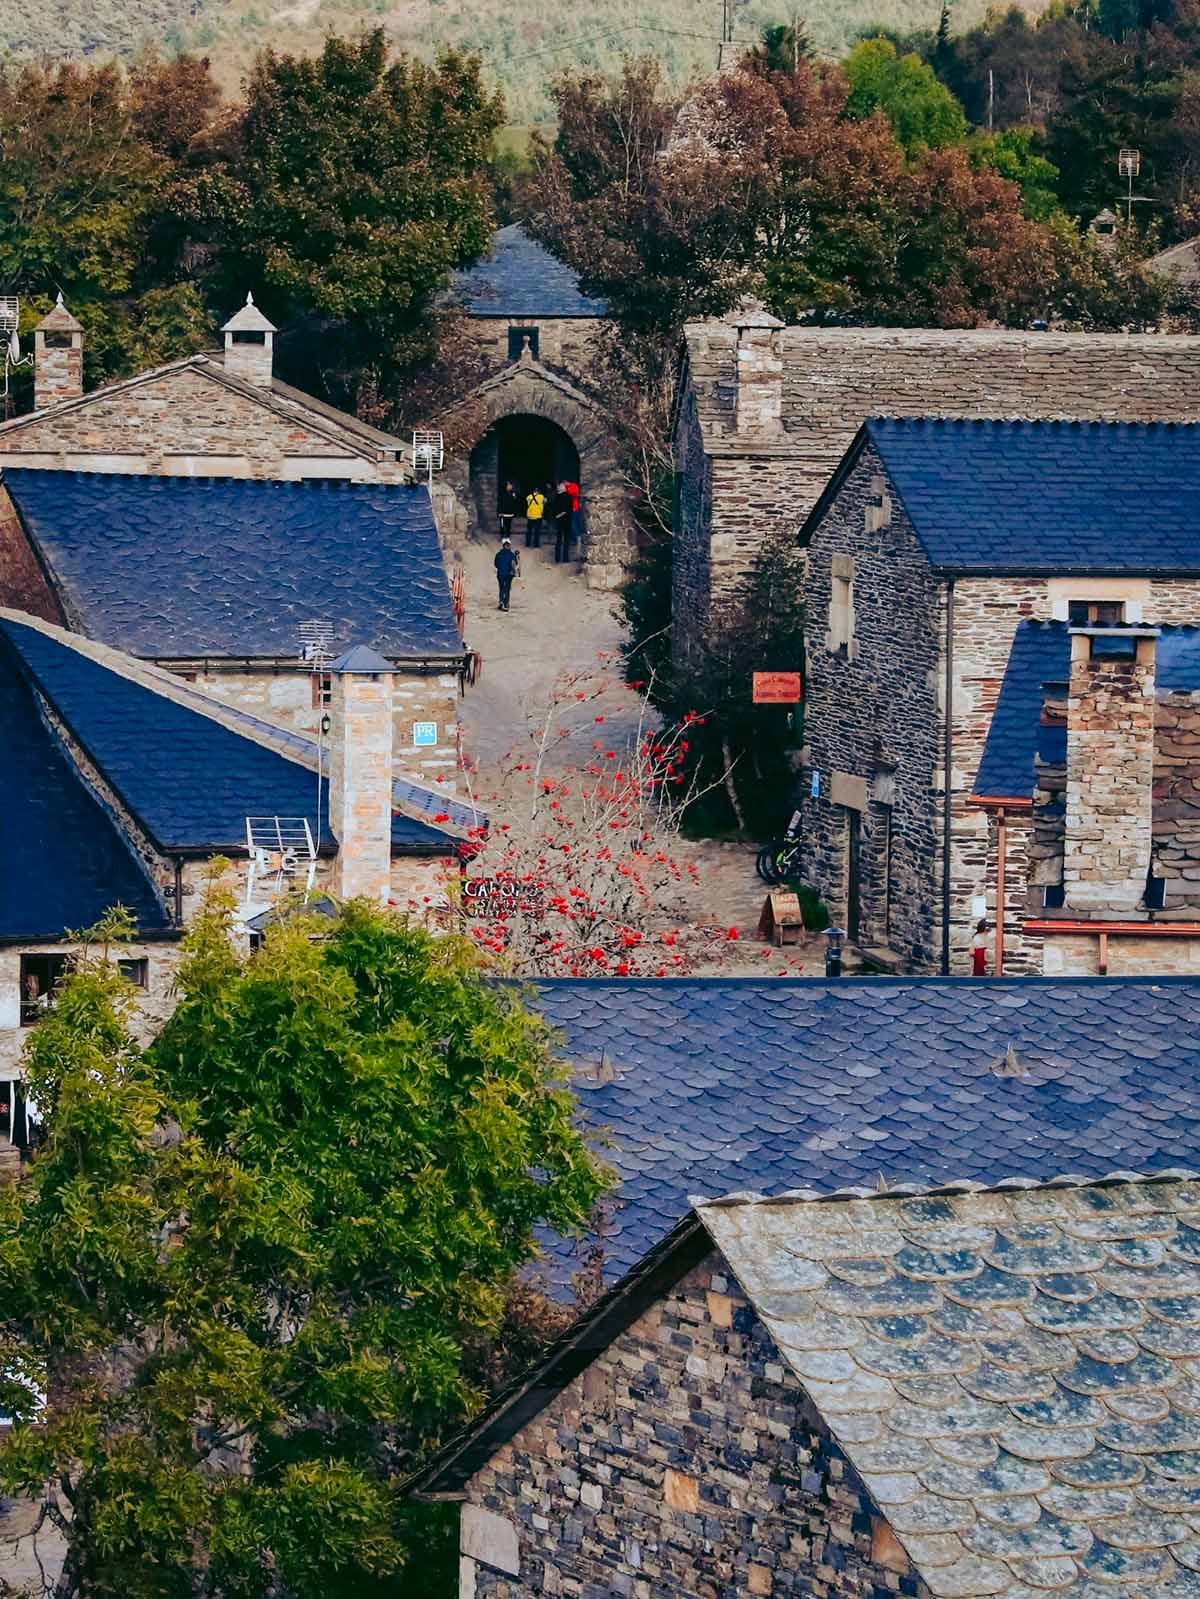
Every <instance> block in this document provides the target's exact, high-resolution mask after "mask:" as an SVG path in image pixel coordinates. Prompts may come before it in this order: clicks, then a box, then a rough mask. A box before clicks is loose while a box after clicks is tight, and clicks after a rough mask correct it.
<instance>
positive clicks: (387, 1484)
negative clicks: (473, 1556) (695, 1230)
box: [0, 894, 602, 1599]
mask: <svg viewBox="0 0 1200 1599" xmlns="http://www.w3.org/2000/svg"><path fill="white" fill-rule="evenodd" d="M229 914H230V913H229V909H228V906H227V905H226V904H225V902H224V901H223V900H222V898H221V896H220V895H219V894H216V895H214V896H213V897H212V899H211V900H210V903H209V905H208V907H207V908H206V909H205V911H204V912H203V913H202V914H201V915H200V917H199V919H198V921H197V923H196V925H195V927H194V929H193V930H192V932H191V933H190V934H189V936H188V939H187V947H186V954H185V958H184V960H183V963H182V966H181V968H180V978H179V983H180V1003H179V1007H178V1009H177V1010H176V1012H175V1014H174V1016H173V1018H172V1020H171V1021H170V1022H169V1023H168V1024H167V1026H166V1028H165V1029H164V1030H163V1032H162V1033H161V1035H160V1036H159V1038H158V1039H157V1041H156V1042H155V1043H154V1044H153V1046H152V1047H151V1048H150V1049H149V1050H144V1049H141V1048H139V1047H138V1046H137V1045H136V1044H135V1042H134V1040H133V1037H132V1035H131V1032H130V1010H131V1000H132V995H131V991H130V990H129V989H128V987H127V985H126V984H125V982H124V980H123V979H122V978H121V976H120V974H119V972H118V971H117V970H116V968H115V966H114V965H113V964H112V962H111V961H110V960H108V959H106V958H105V952H104V951H103V950H100V951H99V952H93V953H92V954H90V955H89V956H87V957H85V958H84V959H83V960H82V961H81V962H80V963H79V965H78V968H77V970H76V971H75V973H74V975H73V976H72V977H71V978H70V979H69V980H68V981H67V983H66V984H65V985H64V987H63V989H62V991H61V993H60V994H59V996H58V998H57V1002H56V1004H55V1006H54V1008H53V1009H52V1011H51V1012H50V1013H49V1014H48V1016H47V1017H46V1018H45V1019H44V1020H43V1021H42V1022H41V1023H40V1024H39V1026H38V1028H37V1030H36V1032H35V1033H34V1034H33V1035H32V1038H31V1043H30V1047H29V1053H28V1057H27V1065H28V1070H29V1081H30V1086H31V1092H32V1093H33V1095H34V1096H35V1097H36V1099H37V1102H38V1103H39V1105H40V1106H41V1107H42V1109H43V1112H44V1114H45V1116H46V1122H47V1127H48V1134H47V1139H46V1143H45V1146H44V1147H43V1148H42V1149H41V1150H40V1151H39V1152H38V1154H37V1156H36V1158H35V1159H34V1161H33V1162H32V1165H31V1167H30V1169H29V1172H28V1175H27V1177H26V1178H25V1180H24V1181H22V1182H21V1183H19V1184H16V1185H14V1186H12V1187H10V1188H8V1189H6V1190H5V1191H4V1192H3V1193H2V1194H0V1351H2V1359H0V1370H4V1371H5V1372H6V1381H5V1382H4V1383H3V1384H2V1385H0V1387H2V1389H3V1391H0V1403H3V1405H4V1407H5V1408H6V1410H7V1411H8V1412H9V1413H10V1414H11V1415H13V1417H14V1418H15V1424H14V1426H13V1428H12V1430H11V1432H10V1433H9V1434H8V1436H7V1437H6V1438H5V1439H4V1440H3V1442H2V1443H0V1492H5V1493H9V1494H13V1493H22V1494H26V1495H32V1496H33V1497H34V1498H35V1499H36V1500H37V1501H38V1502H39V1503H40V1504H41V1505H42V1507H43V1509H44V1511H45V1514H46V1515H47V1516H48V1517H49V1519H50V1520H51V1521H52V1522H53V1523H54V1524H55V1525H57V1527H58V1528H59V1530H60V1531H61V1533H62V1534H63V1536H65V1538H66V1540H67V1543H68V1547H69V1557H68V1572H67V1581H68V1584H69V1586H68V1588H67V1590H66V1591H70V1592H79V1593H85V1592H86V1593H87V1594H89V1595H93V1596H106V1595H112V1596H113V1599H116V1596H124V1599H174V1596H180V1599H182V1596H185V1595H186V1596H189V1599H192V1596H196V1595H221V1596H235V1595H236V1596H239V1599H241V1596H245V1599H250V1596H254V1595H261V1596H264V1599H265V1596H267V1595H278V1594H280V1593H287V1594H289V1595H292V1596H297V1599H299V1596H312V1599H317V1596H321V1599H330V1596H332V1595H337V1594H346V1595H350V1594H352V1593H356V1592H359V1591H361V1588H362V1585H363V1584H364V1583H369V1584H370V1585H371V1591H372V1592H374V1593H378V1594H387V1593H396V1594H400V1593H405V1594H413V1593H416V1592H419V1591H421V1590H420V1584H421V1581H422V1580H423V1577H422V1572H421V1571H420V1570H419V1569H417V1568H414V1567H413V1566H412V1565H411V1563H410V1561H409V1557H410V1555H412V1552H413V1546H414V1541H418V1542H419V1540H420V1539H422V1538H424V1537H425V1536H426V1535H427V1534H426V1530H425V1528H424V1527H423V1526H422V1525H421V1524H419V1523H418V1524H415V1525H410V1524H409V1523H408V1521H407V1519H406V1515H407V1513H406V1512H405V1511H404V1509H403V1507H402V1506H401V1505H400V1504H399V1503H398V1500H397V1494H396V1484H397V1480H398V1478H400V1477H402V1476H403V1474H404V1472H405V1471H406V1470H407V1469H408V1468H409V1467H410V1466H411V1465H412V1464H413V1463H414V1462H415V1460H416V1459H417V1458H419V1456H420V1454H421V1452H422V1450H424V1449H425V1448H426V1447H427V1446H428V1445H429V1444H430V1443H431V1442H432V1441H433V1440H434V1439H436V1438H437V1437H438V1435H439V1433H440V1432H442V1430H443V1429H444V1428H445V1427H446V1426H447V1425H448V1424H450V1423H452V1422H453V1421H454V1420H455V1419H456V1418H460V1417H462V1416H464V1415H465V1414H466V1413H467V1412H468V1411H469V1410H470V1409H471V1408H472V1406H473V1405H474V1404H476V1403H477V1402H478V1397H479V1396H478V1393H477V1391H476V1390H475V1388H474V1386H473V1384H472V1382H471V1380H470V1378H469V1377H468V1375H467V1360H468V1355H469V1350H470V1346H471V1345H472V1342H473V1341H477V1340H478V1339H479V1338H480V1337H481V1336H483V1335H485V1334H487V1333H488V1332H489V1331H491V1330H493V1329H494V1328H495V1326H496V1325H497V1323H498V1321H499V1318H500V1316H501V1314H502V1311H503V1307H504V1302H505V1297H506V1293H507V1290H508V1288H509V1286H510V1284H511V1281H512V1278H513V1274H514V1272H515V1271H516V1270H517V1269H518V1268H519V1267H521V1266H522V1264H523V1263H525V1262H527V1261H529V1260H530V1259H531V1257H532V1256H533V1254H534V1242H533V1235H534V1229H535V1228H536V1227H538V1226H540V1225H548V1226H549V1227H551V1228H554V1229H558V1230H566V1231H570V1230H572V1229H575V1228H578V1227H580V1226H581V1225H582V1224H583V1223H584V1221H585V1220H586V1218H587V1217H588V1215H589V1213H590V1212H591V1209H592V1207H593V1204H594V1202H595V1200H596V1198H597V1196H598V1194H599V1193H600V1191H601V1187H602V1180H601V1175H600V1172H599V1169H598V1168H597V1166H596V1164H595V1162H594V1160H593V1159H592V1157H591V1156H590V1155H589V1154H588V1152H587V1150H586V1149H585V1147H584V1146H583V1144H582V1142H581V1140H580V1138H579V1136H578V1134H577V1133H576V1132H575V1131H574V1129H573V1126H572V1122H571V1100H570V1098H569V1096H568V1094H567V1093H566V1092H565V1091H563V1090H562V1088H561V1087H559V1086H558V1084H557V1075H558V1074H557V1070H556V1068H555V1066H554V1064H553V1062H552V1060H551V1056H550V1052H549V1047H548V1036H547V1032H546V1029H545V1027H544V1026H543V1025H542V1024H541V1023H540V1022H539V1021H538V1020H536V1019H535V1018H534V1017H533V1016H532V1015H530V1013H528V1012H527V1011H526V1010H524V1009H523V1007H522V1005H521V1004H520V1002H519V1001H518V999H517V998H516V997H515V995H513V994H511V993H507V992H502V991H499V990H497V989H495V988H493V987H489V986H487V985H486V984H485V983H484V982H483V981H482V980H481V974H480V970H479V967H478V965H477V961H476V957H475V956H474V954H473V953H472V952H471V950H470V949H469V948H467V947H466V945H465V944H464V943H462V942H461V941H459V940H456V939H442V940H433V939H431V938H430V937H429V936H428V935H426V934H424V933H421V932H417V931H415V930H413V929H410V928H408V927H406V926H405V925H403V924H402V923H401V922H399V921H398V920H396V919H395V918H394V917H389V916H388V915H387V914H385V913H382V912H379V911H376V910H372V909H369V908H367V907H365V906H363V905H361V904H351V905H348V906H346V907H344V909H343V912H342V914H341V916H340V918H339V919H338V920H337V921H336V922H334V923H333V924H330V923H329V922H328V921H327V920H324V919H323V920H322V921H321V923H320V924H316V923H314V922H313V921H312V920H310V919H308V918H306V917H303V916H298V917H297V918H296V919H294V920H289V921H286V922H284V923H283V924H281V925H280V926H278V927H277V928H276V929H275V930H274V931H273V932H272V933H271V935H270V936H269V938H268V939H267V941H266V943H265V945H264V947H263V948H262V949H261V950H260V951H259V952H257V953H256V954H254V955H252V956H250V957H249V958H245V959H243V958H239V957H238V955H237V954H235V952H234V950H233V948H232V946H231V943H230V940H229V931H228V926H229ZM118 924H119V918H118V919H116V920H111V919H110V923H109V926H108V927H107V928H106V929H105V930H104V931H105V932H106V933H107V934H112V933H113V932H118V933H119V931H120V927H119V925H118ZM39 1393H40V1394H41V1395H44V1400H42V1401H39V1398H38V1395H39Z"/></svg>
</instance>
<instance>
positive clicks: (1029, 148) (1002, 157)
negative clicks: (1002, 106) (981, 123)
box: [971, 128, 1059, 222]
mask: <svg viewBox="0 0 1200 1599" xmlns="http://www.w3.org/2000/svg"><path fill="white" fill-rule="evenodd" d="M971 164H972V165H973V166H974V167H976V168H980V167H990V168H991V169H992V171H993V172H998V173H999V174H1000V176H1001V177H1002V178H1007V179H1008V180H1009V182H1010V183H1015V184H1016V186H1017V188H1018V189H1020V191H1021V210H1022V212H1023V213H1024V215H1025V216H1027V217H1029V218H1031V219H1032V220H1033V221H1035V222H1045V221H1047V220H1048V219H1049V218H1050V217H1052V216H1053V215H1054V213H1055V212H1056V211H1057V210H1058V209H1059V203H1058V187H1057V185H1058V176H1059V173H1058V168H1057V167H1056V166H1055V165H1054V163H1053V161H1047V159H1046V157H1045V156H1044V155H1042V154H1041V143H1040V140H1039V137H1038V134H1037V133H1036V131H1035V130H1034V129H1033V128H1005V130H1004V132H1003V133H980V134H977V135H976V137H975V138H974V139H972V140H971Z"/></svg>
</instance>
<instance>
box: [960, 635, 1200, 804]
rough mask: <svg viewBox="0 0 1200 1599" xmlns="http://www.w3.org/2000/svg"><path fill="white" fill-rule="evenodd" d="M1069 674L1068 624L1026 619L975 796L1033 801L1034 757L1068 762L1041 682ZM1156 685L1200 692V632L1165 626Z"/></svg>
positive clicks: (1011, 658)
mask: <svg viewBox="0 0 1200 1599" xmlns="http://www.w3.org/2000/svg"><path fill="white" fill-rule="evenodd" d="M1070 672H1071V639H1070V634H1069V631H1068V624H1067V623H1066V622H1035V621H1031V620H1028V619H1026V620H1024V621H1022V622H1020V623H1019V624H1018V626H1017V631H1016V634H1015V636H1014V638H1013V644H1012V649H1011V650H1010V651H1009V656H1008V665H1007V666H1006V667H1005V669H1004V679H1003V682H1002V683H1001V685H1000V694H999V696H998V698H997V701H996V709H995V710H994V711H993V713H992V721H991V725H990V727H989V728H988V736H987V742H986V743H985V745H984V747H983V755H982V757H981V759H980V762H979V771H978V773H977V774H976V778H975V783H974V789H973V792H974V793H975V794H976V795H977V796H979V797H980V798H985V797H986V798H989V799H1029V798H1030V797H1031V795H1032V793H1033V789H1034V781H1035V772H1034V757H1035V755H1037V756H1040V757H1041V759H1042V760H1044V761H1048V762H1049V763H1050V764H1052V765H1055V766H1061V765H1062V764H1063V762H1064V761H1065V760H1066V758H1067V733H1066V727H1065V724H1063V723H1061V722H1060V723H1057V724H1054V725H1048V726H1045V727H1043V726H1042V725H1041V717H1042V701H1043V698H1044V696H1043V692H1042V688H1043V684H1045V683H1065V682H1066V681H1067V679H1068V678H1069V676H1070ZM1155 681H1156V683H1157V685H1158V687H1159V688H1160V689H1162V690H1163V691H1164V692H1171V693H1174V692H1191V691H1192V690H1195V689H1200V628H1196V627H1164V628H1163V629H1162V630H1161V632H1160V634H1159V638H1158V642H1157V646H1156V670H1155Z"/></svg>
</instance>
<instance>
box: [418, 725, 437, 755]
mask: <svg viewBox="0 0 1200 1599" xmlns="http://www.w3.org/2000/svg"><path fill="white" fill-rule="evenodd" d="M436 743H437V723H436V722H414V723H413V748H414V749H418V750H420V749H431V748H433V746H434V745H436Z"/></svg>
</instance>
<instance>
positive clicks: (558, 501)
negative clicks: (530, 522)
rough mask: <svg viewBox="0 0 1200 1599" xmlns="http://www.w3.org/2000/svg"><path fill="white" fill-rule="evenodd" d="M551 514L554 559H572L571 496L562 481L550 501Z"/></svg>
mask: <svg viewBox="0 0 1200 1599" xmlns="http://www.w3.org/2000/svg"><path fill="white" fill-rule="evenodd" d="M550 515H551V516H552V517H553V518H554V561H555V565H557V564H558V563H559V562H560V561H566V560H569V559H570V555H571V496H570V494H569V493H568V492H567V485H566V484H565V483H560V484H559V485H558V492H557V493H556V494H555V496H554V498H553V499H552V500H551V501H550Z"/></svg>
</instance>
